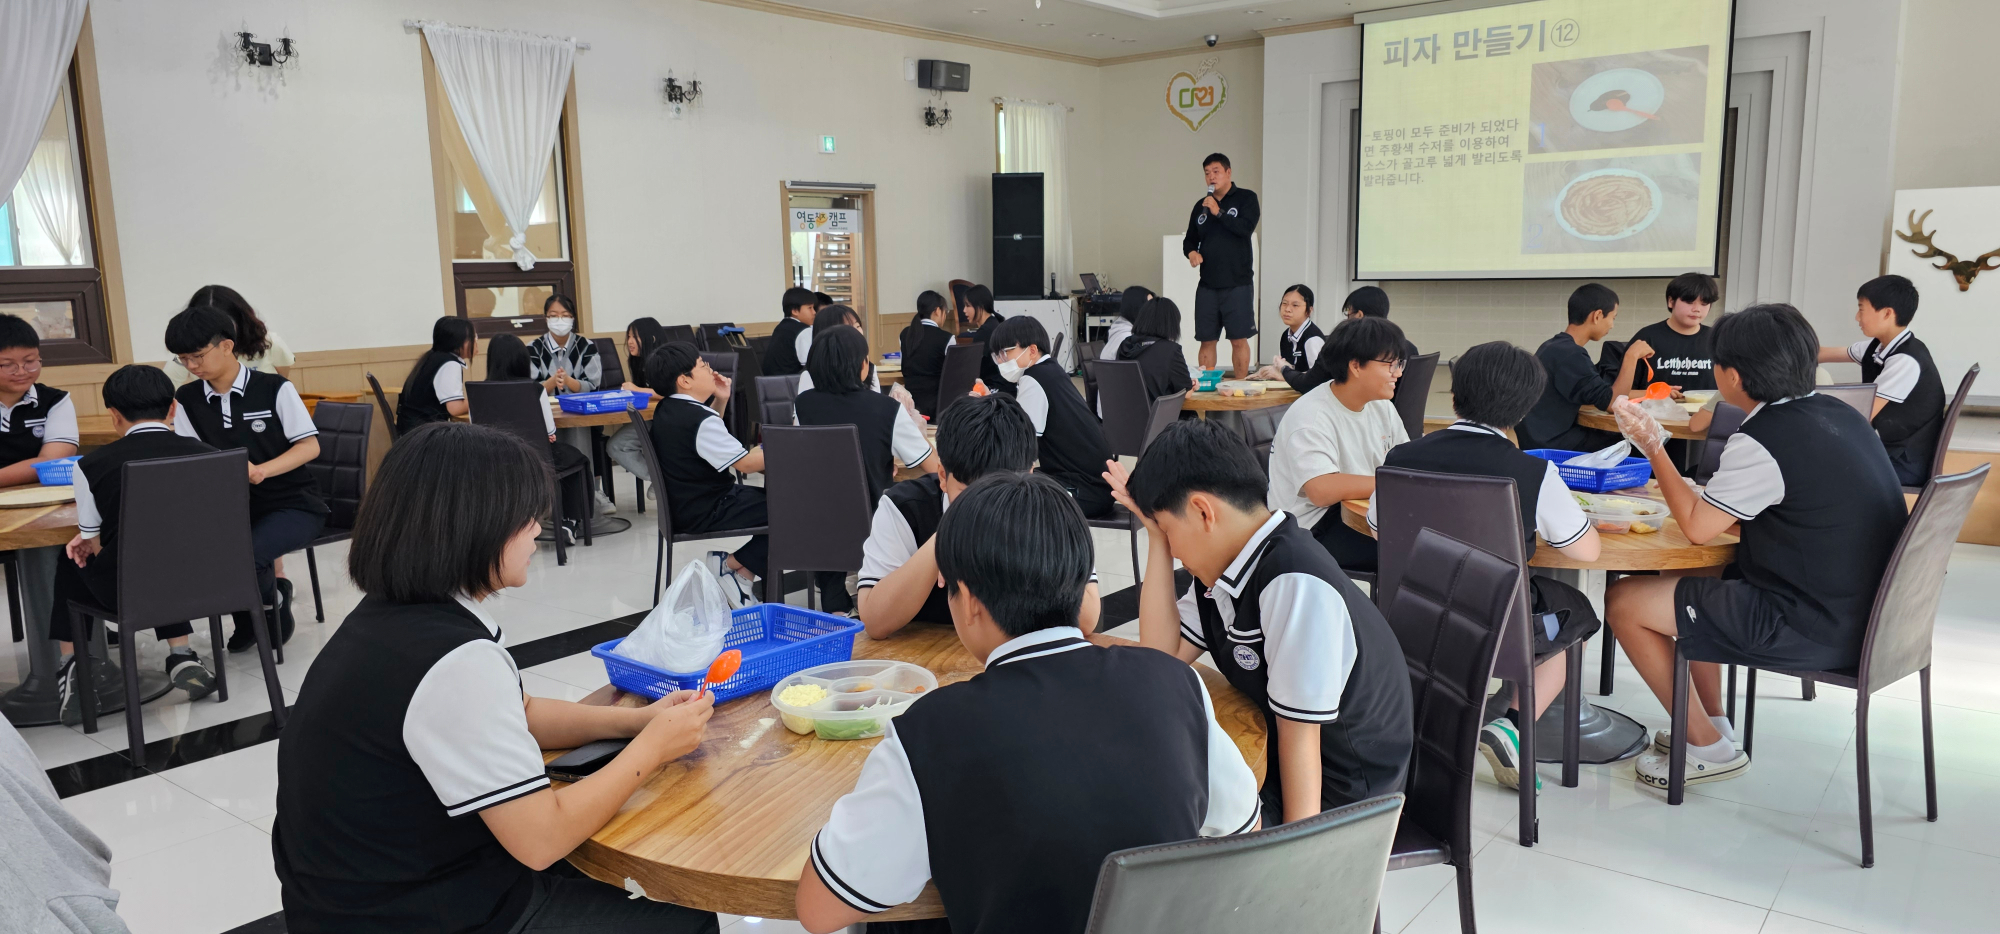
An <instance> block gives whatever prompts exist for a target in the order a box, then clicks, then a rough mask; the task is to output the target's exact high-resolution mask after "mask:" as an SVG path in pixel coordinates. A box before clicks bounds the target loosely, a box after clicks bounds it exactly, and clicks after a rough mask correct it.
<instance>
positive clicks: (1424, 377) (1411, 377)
mask: <svg viewBox="0 0 2000 934" xmlns="http://www.w3.org/2000/svg"><path fill="white" fill-rule="evenodd" d="M1437 368H1438V355H1437V354H1434V353H1427V354H1419V355H1417V356H1415V357H1411V358H1410V359H1408V360H1406V361H1404V362H1403V377H1402V378H1401V379H1399V380H1397V381H1396V395H1395V396H1394V397H1393V398H1391V399H1390V401H1391V402H1392V403H1394V404H1395V406H1396V414H1397V415H1400V416H1402V418H1403V430H1404V431H1405V432H1408V433H1409V435H1410V440H1412V441H1414V440H1416V439H1418V438H1421V437H1423V436H1424V405H1425V403H1427V402H1429V401H1430V398H1431V378H1432V377H1433V376H1436V375H1437Z"/></svg>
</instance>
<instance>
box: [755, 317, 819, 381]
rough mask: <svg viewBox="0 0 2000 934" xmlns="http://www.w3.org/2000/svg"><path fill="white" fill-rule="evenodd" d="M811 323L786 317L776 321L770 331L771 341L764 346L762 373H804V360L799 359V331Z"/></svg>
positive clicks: (766, 374) (783, 374)
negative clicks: (775, 325) (775, 324)
mask: <svg viewBox="0 0 2000 934" xmlns="http://www.w3.org/2000/svg"><path fill="white" fill-rule="evenodd" d="M809 327H811V325H809V324H806V323H805V322H803V321H800V320H799V319H797V318H790V317H788V318H786V319H785V320H783V321H780V322H778V326H777V327H776V328H774V329H773V330H772V331H771V342H770V343H769V344H767V345H765V347H764V375H765V376H790V375H792V374H794V373H804V372H805V371H806V362H805V361H804V360H801V359H799V348H798V339H799V332H800V331H803V330H805V329H807V328H809Z"/></svg>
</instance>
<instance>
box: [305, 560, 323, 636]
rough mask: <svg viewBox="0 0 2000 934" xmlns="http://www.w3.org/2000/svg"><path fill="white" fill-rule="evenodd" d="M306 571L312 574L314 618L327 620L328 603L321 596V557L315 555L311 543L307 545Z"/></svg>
mask: <svg viewBox="0 0 2000 934" xmlns="http://www.w3.org/2000/svg"><path fill="white" fill-rule="evenodd" d="M306 573H307V574H309V575H311V576H312V585H313V619H314V620H317V621H319V622H322V623H324V622H326V604H325V602H323V601H321V600H320V598H319V559H318V558H316V557H314V556H313V550H312V546H311V545H307V546H306Z"/></svg>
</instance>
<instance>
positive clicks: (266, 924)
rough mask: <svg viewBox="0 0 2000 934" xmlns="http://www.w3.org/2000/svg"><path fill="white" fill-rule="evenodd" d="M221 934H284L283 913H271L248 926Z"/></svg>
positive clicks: (238, 927)
mask: <svg viewBox="0 0 2000 934" xmlns="http://www.w3.org/2000/svg"><path fill="white" fill-rule="evenodd" d="M222 934H285V913H284V912H282V911H278V912H273V913H271V914H268V915H265V916H263V917H261V918H258V919H257V920H255V921H252V922H250V923H249V924H243V925H238V926H236V927H233V928H230V929H229V930H227V931H224V932H222Z"/></svg>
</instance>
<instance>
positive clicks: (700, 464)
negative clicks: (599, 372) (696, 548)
mask: <svg viewBox="0 0 2000 934" xmlns="http://www.w3.org/2000/svg"><path fill="white" fill-rule="evenodd" d="M646 382H647V384H648V385H651V386H654V387H657V390H656V391H658V392H661V393H665V394H667V398H665V399H661V400H660V401H659V402H658V403H657V405H658V406H659V408H658V409H655V410H654V412H653V435H652V437H653V454H654V456H656V457H657V458H659V461H660V473H661V474H662V476H661V478H660V481H661V482H660V489H661V493H660V496H661V498H662V499H661V501H662V502H664V503H665V504H666V505H665V506H664V507H662V508H664V509H666V510H668V513H667V514H668V516H670V517H671V518H672V519H673V523H674V529H675V530H676V531H679V532H706V531H709V530H711V529H740V528H748V527H753V526H759V525H763V524H764V523H765V522H766V521H767V516H768V513H767V511H766V510H765V508H764V488H763V487H757V486H750V485H749V484H745V483H737V482H736V476H735V474H734V473H732V471H742V472H743V473H762V472H763V471H764V449H763V448H757V449H755V450H752V449H749V448H746V447H744V446H743V442H741V441H738V440H736V436H735V435H732V434H730V433H729V427H728V426H727V425H725V424H724V423H723V421H722V410H723V408H724V407H726V406H727V405H728V404H729V379H728V377H725V376H721V375H719V374H717V373H716V372H715V371H714V370H713V369H710V368H709V365H708V361H707V360H703V359H702V358H701V353H700V352H699V351H696V350H695V349H694V345H693V344H690V343H688V342H686V341H672V342H670V343H668V344H667V345H666V346H664V347H661V348H660V349H658V350H655V351H653V355H652V356H650V357H647V358H646ZM769 553H770V544H769V541H768V540H767V539H766V538H765V537H764V536H762V535H754V536H751V538H750V540H749V541H747V542H744V543H743V547H741V548H738V549H736V552H735V553H734V554H725V553H723V552H720V551H711V552H709V553H708V562H709V570H712V571H714V572H715V573H716V576H718V577H720V578H722V592H723V593H725V594H728V595H729V597H730V602H732V603H734V604H735V605H737V606H739V607H741V606H749V605H751V604H754V603H757V602H758V600H757V598H756V597H754V596H751V590H750V585H751V584H752V583H754V582H756V581H757V580H758V579H760V578H762V577H763V576H764V568H765V564H764V560H765V557H766V556H767V555H768V554H769Z"/></svg>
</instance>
